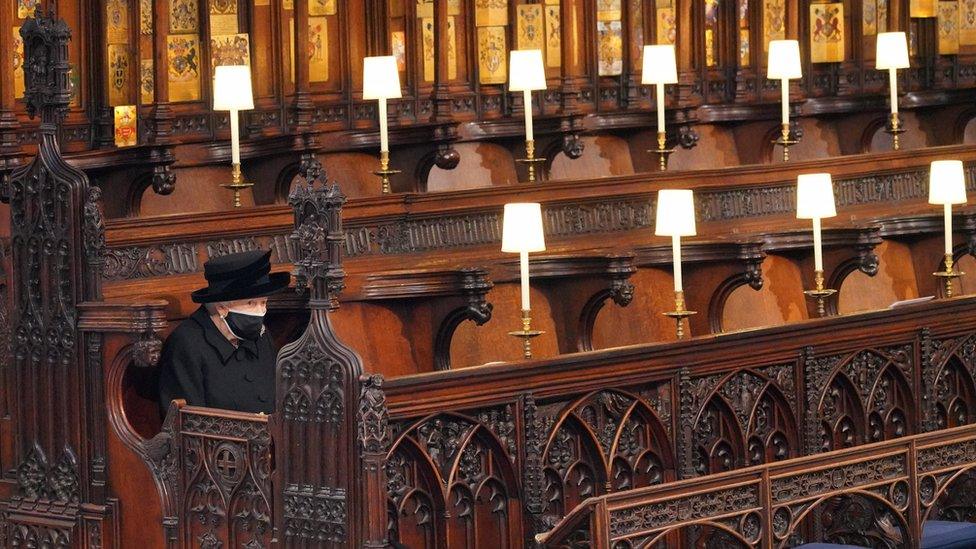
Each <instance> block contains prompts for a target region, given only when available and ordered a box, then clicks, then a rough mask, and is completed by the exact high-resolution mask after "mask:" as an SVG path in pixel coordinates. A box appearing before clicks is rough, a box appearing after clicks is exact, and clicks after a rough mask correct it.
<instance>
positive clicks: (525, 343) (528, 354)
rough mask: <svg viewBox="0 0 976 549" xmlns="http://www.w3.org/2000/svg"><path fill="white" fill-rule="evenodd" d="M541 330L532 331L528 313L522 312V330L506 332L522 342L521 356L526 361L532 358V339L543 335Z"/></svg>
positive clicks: (530, 318) (526, 311)
mask: <svg viewBox="0 0 976 549" xmlns="http://www.w3.org/2000/svg"><path fill="white" fill-rule="evenodd" d="M544 333H545V332H543V331H542V330H533V329H532V317H531V316H529V311H528V310H525V309H523V310H522V329H521V330H516V331H514V332H508V335H510V336H512V337H517V338H520V339H521V340H522V356H523V357H525V358H526V359H529V358H532V339H533V338H536V337H539V336H541V335H542V334H544Z"/></svg>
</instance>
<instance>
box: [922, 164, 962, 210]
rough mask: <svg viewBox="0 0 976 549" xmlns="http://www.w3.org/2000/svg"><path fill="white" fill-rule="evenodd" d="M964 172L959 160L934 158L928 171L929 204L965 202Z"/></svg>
mask: <svg viewBox="0 0 976 549" xmlns="http://www.w3.org/2000/svg"><path fill="white" fill-rule="evenodd" d="M965 203H966V172H965V171H963V168H962V161H961V160H936V161H935V162H932V171H930V172H929V204H965Z"/></svg>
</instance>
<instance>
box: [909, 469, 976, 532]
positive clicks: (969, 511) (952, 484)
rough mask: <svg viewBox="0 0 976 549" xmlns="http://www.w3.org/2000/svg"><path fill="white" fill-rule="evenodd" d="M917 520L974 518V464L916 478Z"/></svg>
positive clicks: (971, 520)
mask: <svg viewBox="0 0 976 549" xmlns="http://www.w3.org/2000/svg"><path fill="white" fill-rule="evenodd" d="M950 489H951V490H950ZM919 499H920V503H921V506H922V513H921V515H922V516H921V521H922V522H923V523H924V522H925V521H926V520H950V521H958V522H973V521H976V467H965V468H963V469H960V470H958V471H952V472H950V473H943V474H942V475H938V474H936V475H926V476H923V477H920V478H919Z"/></svg>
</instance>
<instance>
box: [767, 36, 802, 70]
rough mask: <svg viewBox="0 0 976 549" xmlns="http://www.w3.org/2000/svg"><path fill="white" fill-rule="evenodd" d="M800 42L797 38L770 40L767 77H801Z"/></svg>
mask: <svg viewBox="0 0 976 549" xmlns="http://www.w3.org/2000/svg"><path fill="white" fill-rule="evenodd" d="M802 76H803V69H802V68H801V67H800V43H799V42H797V41H796V40H770V41H769V60H768V62H767V63H766V77H767V78H769V79H770V80H783V79H788V78H800V77H802Z"/></svg>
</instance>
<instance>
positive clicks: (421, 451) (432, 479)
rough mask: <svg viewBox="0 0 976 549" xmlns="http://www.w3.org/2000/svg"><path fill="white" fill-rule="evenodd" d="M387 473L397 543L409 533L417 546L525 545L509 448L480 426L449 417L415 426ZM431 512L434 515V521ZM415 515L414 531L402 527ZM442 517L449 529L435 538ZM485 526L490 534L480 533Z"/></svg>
mask: <svg viewBox="0 0 976 549" xmlns="http://www.w3.org/2000/svg"><path fill="white" fill-rule="evenodd" d="M386 469H387V477H388V479H389V481H388V492H389V495H390V501H389V503H388V508H389V509H390V511H389V512H390V518H391V523H390V524H391V525H390V536H392V537H393V538H392V539H401V540H402V539H403V538H401V537H400V536H403V535H404V534H407V535H409V536H412V537H411V539H410V541H411V542H412V543H427V542H428V541H429V540H437V541H436V543H438V544H442V543H446V544H447V546H451V547H453V546H455V544H456V543H461V544H462V545H465V544H468V545H469V546H474V547H490V546H491V545H490V543H489V542H488V539H495V540H497V539H508V540H509V542H510V543H513V544H514V543H516V542H517V540H521V536H522V533H521V514H520V505H519V502H518V498H519V483H518V477H517V475H516V474H515V470H514V467H513V457H512V456H511V455H510V453H509V451H508V450H507V444H503V443H502V441H501V440H500V439H499V438H498V436H496V434H495V433H494V432H493V431H492V429H491V428H490V427H489V426H486V425H484V424H483V423H482V422H481V421H479V420H478V419H475V418H471V417H468V416H464V415H460V414H450V413H445V414H440V415H436V416H428V417H426V418H423V419H422V420H419V421H417V422H414V423H413V424H411V425H410V426H408V427H407V428H406V429H404V431H403V432H402V433H401V434H400V435H399V436H398V437H397V440H396V442H395V443H394V444H393V446H392V447H391V449H390V452H389V454H388V461H387V466H386ZM425 507H426V508H430V511H431V512H432V513H434V514H432V515H430V519H429V520H428V519H427V515H426V513H427V509H426V508H425ZM394 512H395V514H394ZM411 515H412V516H413V517H414V524H412V525H410V530H407V531H404V530H403V528H401V525H400V520H401V518H406V517H408V516H411ZM441 516H443V517H447V520H446V521H444V525H445V530H444V531H443V532H437V531H434V532H431V531H429V530H430V529H431V528H434V527H435V523H436V522H437V521H435V520H434V519H435V518H436V517H441ZM486 517H493V518H495V520H490V519H488V520H485V519H486ZM486 524H494V528H493V531H492V532H491V533H490V534H489V533H488V532H486V531H484V530H483V529H482V530H479V529H478V528H483V527H484V525H486ZM424 529H426V530H427V531H423V530H424ZM411 546H413V545H411ZM436 546H440V545H436Z"/></svg>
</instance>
